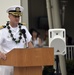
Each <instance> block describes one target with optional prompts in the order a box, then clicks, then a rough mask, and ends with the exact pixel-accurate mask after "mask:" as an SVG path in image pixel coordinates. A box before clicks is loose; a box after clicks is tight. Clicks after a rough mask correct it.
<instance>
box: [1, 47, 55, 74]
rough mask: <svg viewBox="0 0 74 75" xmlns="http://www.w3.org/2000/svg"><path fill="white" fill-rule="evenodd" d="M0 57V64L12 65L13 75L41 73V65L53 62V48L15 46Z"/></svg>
mask: <svg viewBox="0 0 74 75" xmlns="http://www.w3.org/2000/svg"><path fill="white" fill-rule="evenodd" d="M6 56H7V60H2V59H0V65H6V66H14V75H42V66H47V65H48V66H49V65H53V64H54V49H53V48H15V49H13V50H11V51H10V52H9V53H7V54H6Z"/></svg>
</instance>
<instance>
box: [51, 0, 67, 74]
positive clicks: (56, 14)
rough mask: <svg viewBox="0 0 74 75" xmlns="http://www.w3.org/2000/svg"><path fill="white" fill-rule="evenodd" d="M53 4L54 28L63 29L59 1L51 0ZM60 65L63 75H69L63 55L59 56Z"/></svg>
mask: <svg viewBox="0 0 74 75" xmlns="http://www.w3.org/2000/svg"><path fill="white" fill-rule="evenodd" d="M51 4H52V17H53V27H54V28H61V19H60V10H59V3H58V0H51ZM59 63H60V70H61V74H62V75H67V73H66V64H65V58H64V56H63V55H59Z"/></svg>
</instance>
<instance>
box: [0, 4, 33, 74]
mask: <svg viewBox="0 0 74 75" xmlns="http://www.w3.org/2000/svg"><path fill="white" fill-rule="evenodd" d="M23 10H24V8H23V7H22V6H18V5H14V6H11V7H9V8H8V9H7V13H8V17H9V21H8V22H7V23H6V25H5V26H3V27H4V28H2V29H1V30H0V46H1V48H0V60H4V61H5V60H6V53H8V52H10V51H11V50H12V49H14V48H24V47H25V46H26V47H28V48H33V45H32V43H31V37H32V36H31V34H30V33H29V31H28V29H27V28H26V26H24V25H22V24H21V23H19V20H20V17H21V15H22V12H23ZM13 70H14V69H13V66H0V75H13Z"/></svg>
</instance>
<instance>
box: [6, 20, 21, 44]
mask: <svg viewBox="0 0 74 75" xmlns="http://www.w3.org/2000/svg"><path fill="white" fill-rule="evenodd" d="M18 25H19V37H18V38H19V39H18V40H16V38H14V37H13V34H12V31H11V29H10V26H9V21H8V22H7V24H6V27H7V29H8V31H9V33H10V36H11V38H12V40H13V41H14V42H15V43H16V44H17V43H20V40H21V39H22V33H21V24H20V23H19V24H18Z"/></svg>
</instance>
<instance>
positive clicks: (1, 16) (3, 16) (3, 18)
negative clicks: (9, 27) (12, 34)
mask: <svg viewBox="0 0 74 75" xmlns="http://www.w3.org/2000/svg"><path fill="white" fill-rule="evenodd" d="M12 5H20V0H18V1H17V0H6V1H5V0H0V25H3V24H5V23H6V22H7V21H8V20H9V19H8V14H7V13H6V10H7V8H8V7H10V6H12Z"/></svg>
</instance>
